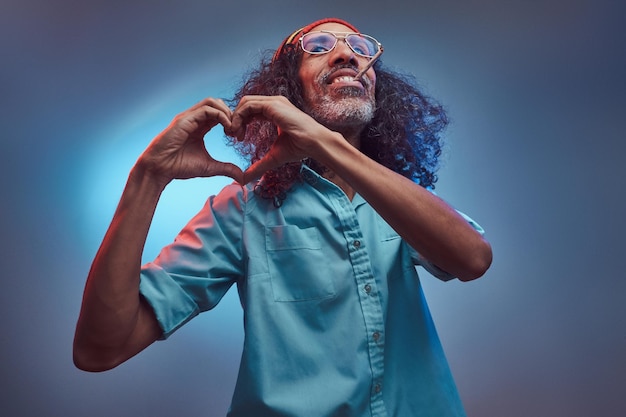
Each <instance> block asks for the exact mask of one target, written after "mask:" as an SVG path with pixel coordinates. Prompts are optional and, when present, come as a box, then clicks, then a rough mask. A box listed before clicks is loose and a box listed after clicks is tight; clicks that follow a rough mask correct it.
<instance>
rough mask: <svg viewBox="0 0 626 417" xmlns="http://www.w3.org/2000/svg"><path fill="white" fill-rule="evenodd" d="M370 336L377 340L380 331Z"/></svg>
mask: <svg viewBox="0 0 626 417" xmlns="http://www.w3.org/2000/svg"><path fill="white" fill-rule="evenodd" d="M372 337H373V338H374V341H376V342H378V339H380V332H374V333H373V334H372Z"/></svg>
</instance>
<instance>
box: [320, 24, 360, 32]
mask: <svg viewBox="0 0 626 417" xmlns="http://www.w3.org/2000/svg"><path fill="white" fill-rule="evenodd" d="M318 30H327V31H329V32H353V30H352V29H350V28H349V27H348V26H346V25H342V24H341V23H336V22H328V23H322V24H321V25H317V26H315V27H314V28H313V29H311V30H310V32H315V31H318Z"/></svg>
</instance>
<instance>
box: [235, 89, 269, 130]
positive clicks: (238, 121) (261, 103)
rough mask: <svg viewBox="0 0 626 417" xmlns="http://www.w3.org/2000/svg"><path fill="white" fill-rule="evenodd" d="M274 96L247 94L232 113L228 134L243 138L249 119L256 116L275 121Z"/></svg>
mask: <svg viewBox="0 0 626 417" xmlns="http://www.w3.org/2000/svg"><path fill="white" fill-rule="evenodd" d="M274 100H275V98H274V97H266V96H245V97H244V98H242V99H241V101H240V102H239V104H238V105H237V107H236V108H235V110H234V111H233V113H232V118H231V126H230V129H229V132H228V134H229V135H230V136H234V137H236V138H238V139H240V140H241V139H243V136H244V135H245V133H246V125H247V124H248V121H249V120H250V119H252V118H254V117H258V116H261V117H264V118H266V119H267V120H269V121H270V122H273V123H274V120H273V119H274V116H275V109H274V104H272V103H273V102H274Z"/></svg>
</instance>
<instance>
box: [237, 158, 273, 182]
mask: <svg viewBox="0 0 626 417" xmlns="http://www.w3.org/2000/svg"><path fill="white" fill-rule="evenodd" d="M280 165H282V164H281V163H280V162H279V161H278V160H276V158H275V157H274V155H273V153H272V152H271V151H270V152H269V153H268V154H267V155H265V156H264V157H263V158H261V159H260V160H258V161H256V162H255V163H254V164H252V165H250V167H248V169H246V170H245V171H244V173H243V183H241V184H242V185H245V184H248V183H249V182H252V181H254V180H257V179H259V178H261V177H262V176H263V174H265V172H266V171H269V170H272V169H275V168H278V167H279V166H280Z"/></svg>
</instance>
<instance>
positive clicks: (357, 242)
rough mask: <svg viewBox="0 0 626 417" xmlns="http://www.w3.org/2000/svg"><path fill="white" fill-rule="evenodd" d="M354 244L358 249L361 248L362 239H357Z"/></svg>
mask: <svg viewBox="0 0 626 417" xmlns="http://www.w3.org/2000/svg"><path fill="white" fill-rule="evenodd" d="M352 246H354V247H355V248H357V249H358V248H360V247H361V241H360V240H355V241H354V242H353V243H352Z"/></svg>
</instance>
